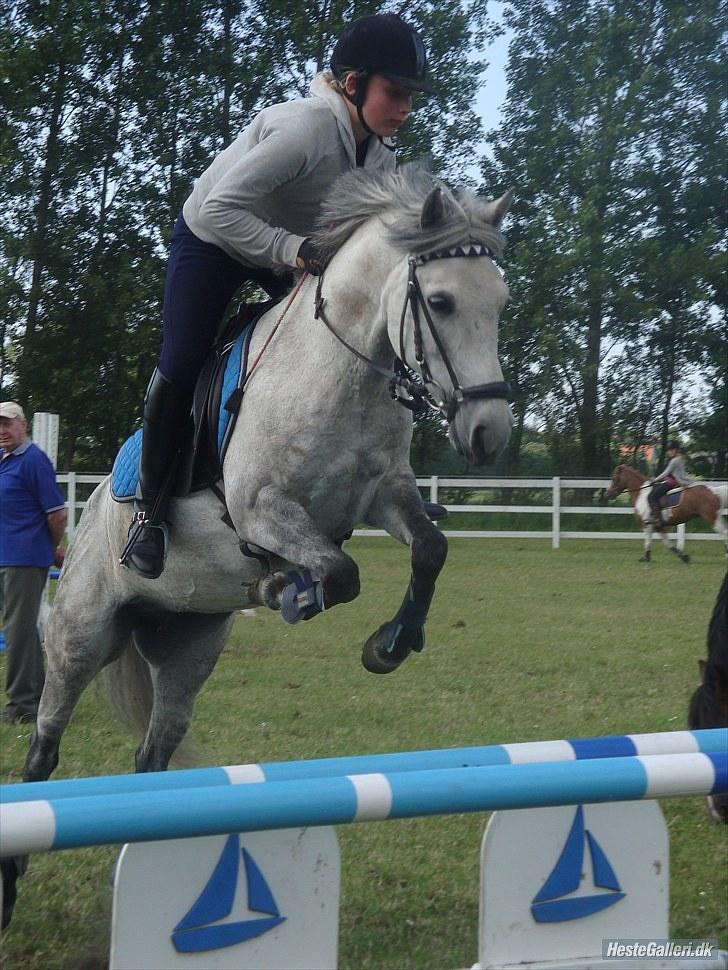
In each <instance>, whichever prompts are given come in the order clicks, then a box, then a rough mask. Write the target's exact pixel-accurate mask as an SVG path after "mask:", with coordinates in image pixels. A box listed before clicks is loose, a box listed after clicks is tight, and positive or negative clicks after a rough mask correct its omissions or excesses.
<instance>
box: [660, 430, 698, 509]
mask: <svg viewBox="0 0 728 970" xmlns="http://www.w3.org/2000/svg"><path fill="white" fill-rule="evenodd" d="M665 454H666V455H667V458H668V462H667V465H665V468H664V470H663V471H661V472H660V474H659V475H656V476H655V477H654V478H653V479H652V481H653V482H654V483H655V484H653V486H652V488H651V489H650V494H649V502H650V508H651V509H652V515H653V518H654V520H655V522H661V521H662V511H661V509H660V499H661V498H662V496H663V495H667V493H668V492H669V491H670V489H672V488H677V486H678V485H692V483H693V480H692V478H689V477H688V474H687V472H686V471H685V458H684V457H683V455H682V452H681V451H680V445H679V444H678V443H677V442H676V441H669V442H668V443H667V447H666V449H665Z"/></svg>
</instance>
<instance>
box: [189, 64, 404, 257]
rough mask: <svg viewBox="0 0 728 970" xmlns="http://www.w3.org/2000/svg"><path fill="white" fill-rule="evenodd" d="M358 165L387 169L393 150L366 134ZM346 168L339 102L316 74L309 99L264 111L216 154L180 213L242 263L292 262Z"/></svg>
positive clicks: (350, 157)
mask: <svg viewBox="0 0 728 970" xmlns="http://www.w3.org/2000/svg"><path fill="white" fill-rule="evenodd" d="M364 167H365V168H371V169H379V170H385V171H386V170H391V169H394V167H395V158H394V152H393V151H392V150H391V149H390V148H387V147H385V145H383V144H382V143H381V142H380V141H379V139H377V138H374V137H372V138H371V140H370V143H369V147H368V150H367V154H366V159H365V166H364ZM354 168H356V142H355V140H354V133H353V131H352V128H351V120H350V118H349V113H348V111H347V108H346V104H345V102H344V99H343V97H342V95H340V94H337V93H336V92H335V91H332V89H331V88H330V87H329V86H328V85H327V84H326V82H325V81H324V79H323V77H322V76H321V75H318V76H317V77H315V78H314V80H313V83H312V84H311V97H308V98H301V99H298V100H296V101H287V102H285V103H284V104H274V105H272V106H271V107H270V108H265V109H264V110H263V111H261V112H260V114H259V115H257V116H256V117H255V118H254V119H253V121H252V122H251V123H250V124H249V125H248V127H247V128H245V129H244V131H242V132H241V134H240V135H238V137H237V138H236V139H235V141H234V142H232V144H231V145H229V146H228V147H227V148H226V149H225V150H224V151H222V152H220V154H219V155H218V156H217V158H215V160H214V161H213V162H212V164H211V165H210V166H209V168H208V169H206V171H205V172H203V174H202V175H201V176H200V178H199V179H198V180H197V182H196V183H195V187H194V189H193V191H192V194H191V195H190V197H189V198H188V199H187V201H186V202H185V204H184V207H183V209H182V212H183V214H184V218H185V222H186V223H187V225H188V226H189V228H190V229H191V230H192V232H193V233H194V234H195V235H196V236H197V237H198V238H199V239H202V240H203V241H204V242H209V243H213V244H214V245H216V246H219V247H220V249H222V250H224V251H225V252H226V253H227V254H228V255H229V256H232V257H233V259H237V260H238V261H239V262H241V263H243V264H244V265H246V266H264V267H268V268H271V267H272V268H279V267H290V266H295V265H296V256H297V254H298V250H299V247H300V245H301V243H302V242H303V240H304V239H305V237H306V236H309V235H310V234H311V231H312V230H313V228H314V224H315V221H316V218H317V216H318V214H319V209H320V206H321V202H322V201H323V199H324V198H325V197H326V196H327V194H328V193H329V191H330V190H331V186H332V184H333V182H334V181H335V180H336V179H337V178H338V176H339V175H342V174H343V173H344V172H347V171H349V170H350V169H354Z"/></svg>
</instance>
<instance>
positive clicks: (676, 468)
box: [653, 455, 693, 485]
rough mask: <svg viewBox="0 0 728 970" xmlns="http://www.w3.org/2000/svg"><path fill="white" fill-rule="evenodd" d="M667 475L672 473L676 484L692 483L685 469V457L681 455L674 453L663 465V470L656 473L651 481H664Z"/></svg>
mask: <svg viewBox="0 0 728 970" xmlns="http://www.w3.org/2000/svg"><path fill="white" fill-rule="evenodd" d="M668 475H672V477H673V478H674V479H675V481H676V482H677V483H678V485H692V483H693V480H692V478H689V477H688V474H687V472H686V471H685V459H684V458H683V456H682V455H675V457H674V458H671V459H670V461H669V462H668V463H667V465H666V466H665V470H664V471H663V472H660V474H659V475H656V476H655V478H654V479H653V481H655V482H664V481H665V479H666V478H667V476H668Z"/></svg>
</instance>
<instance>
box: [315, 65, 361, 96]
mask: <svg viewBox="0 0 728 970" xmlns="http://www.w3.org/2000/svg"><path fill="white" fill-rule="evenodd" d="M350 74H352V75H353V76H354V77H363V76H364V74H365V72H364V71H354V70H351V71H347V72H346V73H345V74H344V75H343V76H342V78H341V80H339V78H337V77H335V76H334V75H333V74H332V72H331V71H324V72H323V75H322V76H323V79H324V83H325V84H327V85H328V87H330V88H331V90H332V91H336V93H337V94H340V95H341V96H342V97H346V88H345V85H346V79H347V78H348V77H349V75H350Z"/></svg>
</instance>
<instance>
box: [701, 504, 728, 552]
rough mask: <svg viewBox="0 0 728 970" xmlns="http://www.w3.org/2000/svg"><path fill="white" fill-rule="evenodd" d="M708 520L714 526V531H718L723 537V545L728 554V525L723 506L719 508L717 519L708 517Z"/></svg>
mask: <svg viewBox="0 0 728 970" xmlns="http://www.w3.org/2000/svg"><path fill="white" fill-rule="evenodd" d="M706 522H707V523H708V525H709V526H711V527H712V529H713V531H714V532H717V533H718V535H719V536H721V537H722V539H723V545H724V547H725V554H726V556H728V525H726V522H725V520H724V518H723V510H722V508H719V509H718V512H717V514H716V516H715V519H714V520H713V521H712V522H711V521H710V520H709V519H706Z"/></svg>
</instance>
